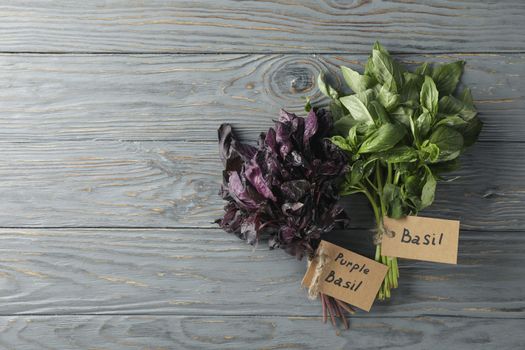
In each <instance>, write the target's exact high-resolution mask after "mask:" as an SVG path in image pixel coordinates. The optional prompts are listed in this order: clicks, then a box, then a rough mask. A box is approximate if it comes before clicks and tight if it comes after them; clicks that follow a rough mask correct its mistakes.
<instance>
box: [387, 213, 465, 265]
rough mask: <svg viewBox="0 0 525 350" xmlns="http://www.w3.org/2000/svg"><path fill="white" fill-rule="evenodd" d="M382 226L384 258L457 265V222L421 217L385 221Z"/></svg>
mask: <svg viewBox="0 0 525 350" xmlns="http://www.w3.org/2000/svg"><path fill="white" fill-rule="evenodd" d="M383 225H384V227H385V234H383V236H382V238H381V253H382V254H383V255H386V256H392V257H393V256H397V257H400V258H407V259H416V260H424V261H434V262H440V263H446V264H457V260H458V241H459V221H457V220H443V219H433V218H425V217H421V216H406V217H404V218H402V219H391V218H388V217H385V218H383Z"/></svg>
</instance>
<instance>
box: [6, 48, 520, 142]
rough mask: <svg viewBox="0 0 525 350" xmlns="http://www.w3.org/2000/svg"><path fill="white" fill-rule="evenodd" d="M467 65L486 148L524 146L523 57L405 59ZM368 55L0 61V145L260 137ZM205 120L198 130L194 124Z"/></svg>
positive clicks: (11, 58) (34, 57)
mask: <svg viewBox="0 0 525 350" xmlns="http://www.w3.org/2000/svg"><path fill="white" fill-rule="evenodd" d="M397 57H398V58H400V59H401V60H402V61H403V62H405V63H407V64H412V65H413V64H418V63H421V62H423V61H425V60H432V61H453V60H458V59H464V60H466V61H467V62H468V63H467V66H466V73H465V76H464V82H465V83H466V84H467V85H468V86H470V87H471V88H472V90H473V94H474V98H475V99H476V105H477V107H478V109H479V111H480V113H481V118H482V119H483V121H484V122H485V129H484V131H483V133H482V135H481V139H482V140H484V141H525V134H524V133H523V132H522V129H523V128H524V127H525V118H524V112H523V111H524V110H525V98H524V95H523V91H525V83H524V79H523V71H524V70H525V55H519V54H515V55H440V56H425V55H399V56H397ZM365 60H366V56H365V55H337V56H336V55H327V56H310V55H222V56H218V55H161V56H128V55H126V56H119V55H116V56H98V55H94V56H93V55H71V56H70V55H65V56H64V55H61V56H56V55H0V72H1V73H0V74H1V77H2V79H0V84H1V85H0V100H1V101H2V108H1V109H0V141H16V142H20V141H24V142H25V141H36V140H79V139H82V140H83V139H111V140H215V138H216V129H217V127H218V125H219V124H220V123H223V122H231V123H234V124H236V125H239V126H240V131H241V133H242V135H243V136H245V137H249V138H255V137H256V136H257V135H258V133H259V132H261V131H262V130H264V129H266V128H268V127H269V126H270V125H272V120H273V119H275V118H276V116H277V113H278V111H279V109H280V108H286V109H288V110H290V111H293V112H297V113H300V112H302V108H303V104H304V99H302V97H304V96H309V97H311V98H313V100H314V102H315V103H319V104H323V103H325V102H326V101H325V100H321V96H320V93H319V92H318V90H317V88H316V87H315V81H316V77H317V75H318V73H319V72H320V71H325V70H331V71H335V70H337V67H338V66H339V65H341V64H344V65H349V66H351V67H354V68H356V69H359V70H362V66H361V65H362V64H363V62H364V61H365ZM197 120H198V121H199V123H196V122H195V121H197Z"/></svg>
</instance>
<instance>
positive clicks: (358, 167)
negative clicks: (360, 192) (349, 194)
mask: <svg viewBox="0 0 525 350" xmlns="http://www.w3.org/2000/svg"><path fill="white" fill-rule="evenodd" d="M363 172H364V161H363V160H362V159H360V160H357V161H356V162H355V163H354V164H353V165H352V169H351V170H350V172H349V173H348V174H347V176H346V181H347V184H349V185H351V186H355V185H357V184H358V183H359V181H361V179H362V178H363Z"/></svg>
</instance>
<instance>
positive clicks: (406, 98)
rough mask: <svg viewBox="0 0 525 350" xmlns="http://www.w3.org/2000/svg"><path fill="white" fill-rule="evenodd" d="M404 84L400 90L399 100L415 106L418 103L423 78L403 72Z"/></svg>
mask: <svg viewBox="0 0 525 350" xmlns="http://www.w3.org/2000/svg"><path fill="white" fill-rule="evenodd" d="M403 77H404V81H405V84H404V85H403V87H402V89H401V100H402V101H403V102H405V104H406V103H407V102H408V103H410V104H412V105H416V104H417V103H418V102H419V92H420V91H421V86H422V85H423V80H424V79H423V78H422V77H421V76H420V75H417V74H414V73H410V72H405V73H404V74H403Z"/></svg>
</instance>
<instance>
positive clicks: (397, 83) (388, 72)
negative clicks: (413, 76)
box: [370, 42, 403, 92]
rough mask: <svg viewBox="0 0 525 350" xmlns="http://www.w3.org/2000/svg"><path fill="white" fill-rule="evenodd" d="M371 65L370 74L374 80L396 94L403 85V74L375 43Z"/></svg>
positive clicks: (386, 53)
mask: <svg viewBox="0 0 525 350" xmlns="http://www.w3.org/2000/svg"><path fill="white" fill-rule="evenodd" d="M372 63H373V66H372V67H371V72H370V73H371V74H372V75H373V76H374V78H376V80H377V81H378V82H379V83H380V84H381V85H386V86H387V88H388V89H389V90H390V91H392V92H397V91H398V89H400V88H401V86H402V85H403V72H402V70H401V68H400V67H399V65H398V64H397V63H396V62H394V60H393V59H392V57H390V54H389V53H388V51H386V49H384V48H383V47H382V46H381V45H380V44H379V43H377V42H376V44H375V45H374V49H373V50H372Z"/></svg>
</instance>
